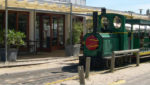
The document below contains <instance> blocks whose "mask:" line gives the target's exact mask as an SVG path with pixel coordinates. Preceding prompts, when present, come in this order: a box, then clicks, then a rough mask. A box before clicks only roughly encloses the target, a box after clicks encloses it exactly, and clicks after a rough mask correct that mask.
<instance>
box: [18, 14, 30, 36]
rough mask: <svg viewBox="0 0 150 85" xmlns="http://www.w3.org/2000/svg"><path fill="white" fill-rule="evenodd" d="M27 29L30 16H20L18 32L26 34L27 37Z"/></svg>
mask: <svg viewBox="0 0 150 85" xmlns="http://www.w3.org/2000/svg"><path fill="white" fill-rule="evenodd" d="M27 28H28V15H25V14H19V18H18V31H21V32H24V33H25V34H26V35H27Z"/></svg>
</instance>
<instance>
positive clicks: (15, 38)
mask: <svg viewBox="0 0 150 85" xmlns="http://www.w3.org/2000/svg"><path fill="white" fill-rule="evenodd" d="M25 37H26V36H25V34H24V33H22V32H19V31H18V32H16V31H15V30H8V35H7V45H8V47H9V48H11V47H16V48H18V47H19V46H21V45H25V42H24V40H23V38H25ZM4 44H5V31H4V30H1V31H0V45H1V47H4Z"/></svg>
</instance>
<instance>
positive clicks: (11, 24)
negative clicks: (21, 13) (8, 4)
mask: <svg viewBox="0 0 150 85" xmlns="http://www.w3.org/2000/svg"><path fill="white" fill-rule="evenodd" d="M8 29H14V30H16V13H9V14H8Z"/></svg>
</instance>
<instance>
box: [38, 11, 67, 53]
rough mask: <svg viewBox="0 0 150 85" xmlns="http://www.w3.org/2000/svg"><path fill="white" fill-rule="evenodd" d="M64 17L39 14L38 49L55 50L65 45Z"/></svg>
mask: <svg viewBox="0 0 150 85" xmlns="http://www.w3.org/2000/svg"><path fill="white" fill-rule="evenodd" d="M64 34H65V33H64V17H63V16H54V15H46V14H45V15H43V14H38V15H37V17H36V41H38V42H39V43H38V45H37V47H38V50H40V51H53V50H58V49H61V48H63V47H64Z"/></svg>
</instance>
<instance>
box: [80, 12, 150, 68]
mask: <svg viewBox="0 0 150 85" xmlns="http://www.w3.org/2000/svg"><path fill="white" fill-rule="evenodd" d="M127 23H128V24H129V25H130V28H129V29H128V27H127V26H126V25H127ZM137 24H138V25H139V28H138V29H134V25H137ZM140 25H143V26H145V28H144V29H143V28H142V29H141V28H140ZM147 26H150V21H148V20H142V19H127V18H126V16H124V15H120V14H115V13H106V9H102V13H101V15H98V13H97V12H94V13H93V32H92V33H87V34H86V35H85V36H84V39H83V42H84V45H83V56H81V57H79V62H80V64H82V65H85V60H86V57H91V66H92V67H97V66H98V67H99V66H101V65H104V64H105V63H106V60H107V59H108V58H110V57H111V56H112V52H113V51H119V50H129V49H140V56H145V55H149V54H150V33H149V32H150V30H148V29H147V28H146V27H147Z"/></svg>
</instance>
